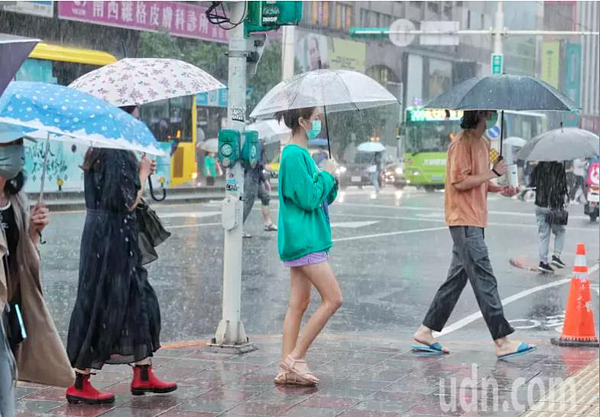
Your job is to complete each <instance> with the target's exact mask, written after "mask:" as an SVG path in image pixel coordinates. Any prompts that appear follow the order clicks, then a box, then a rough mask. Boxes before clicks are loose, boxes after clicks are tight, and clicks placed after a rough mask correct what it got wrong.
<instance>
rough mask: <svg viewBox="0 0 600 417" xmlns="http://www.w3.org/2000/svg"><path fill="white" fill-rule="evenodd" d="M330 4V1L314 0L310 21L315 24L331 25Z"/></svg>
mask: <svg viewBox="0 0 600 417" xmlns="http://www.w3.org/2000/svg"><path fill="white" fill-rule="evenodd" d="M330 6H331V4H330V3H329V2H324V1H313V2H312V14H311V19H310V23H311V24H313V25H322V26H329V22H330V17H329V13H330Z"/></svg>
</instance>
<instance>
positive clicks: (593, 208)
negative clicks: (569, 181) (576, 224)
mask: <svg viewBox="0 0 600 417" xmlns="http://www.w3.org/2000/svg"><path fill="white" fill-rule="evenodd" d="M598 165H599V164H598V161H595V162H591V163H590V166H589V168H588V178H587V189H588V194H587V202H586V203H585V206H584V207H583V213H584V214H586V215H588V216H590V221H592V222H595V221H596V219H598V209H599V207H600V191H599V187H598Z"/></svg>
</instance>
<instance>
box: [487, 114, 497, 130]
mask: <svg viewBox="0 0 600 417" xmlns="http://www.w3.org/2000/svg"><path fill="white" fill-rule="evenodd" d="M496 123H498V113H492V118H491V119H489V120H486V121H485V128H486V129H491V128H492V127H494V126H496Z"/></svg>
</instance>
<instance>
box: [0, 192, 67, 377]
mask: <svg viewBox="0 0 600 417" xmlns="http://www.w3.org/2000/svg"><path fill="white" fill-rule="evenodd" d="M11 204H12V207H13V209H14V213H15V221H16V223H17V227H18V228H19V234H20V237H19V244H18V249H17V254H16V257H17V265H18V271H17V275H18V280H19V282H20V285H21V314H22V315H23V322H24V324H25V330H26V332H27V339H25V341H23V343H21V344H20V345H19V347H18V350H17V352H16V355H15V356H16V359H17V365H18V370H19V380H21V381H28V382H35V383H39V384H45V385H53V386H57V387H68V386H70V385H71V384H72V383H73V380H74V378H75V374H74V372H73V369H72V368H71V365H70V363H69V359H68V358H67V353H66V352H65V348H64V346H63V344H62V343H61V341H60V337H59V336H58V332H57V331H56V326H55V325H54V321H53V320H52V317H51V316H50V312H49V311H48V308H47V307H46V303H45V302H44V297H43V294H42V283H41V280H40V257H39V253H38V251H37V248H36V247H35V245H34V244H33V242H32V241H31V239H30V238H29V232H28V230H29V214H28V205H27V202H26V197H25V195H24V193H21V194H20V195H18V196H13V197H11ZM0 229H2V228H1V227H0ZM6 248H7V245H6V236H5V235H4V233H3V232H2V233H0V255H3V254H6V251H7V249H6ZM0 270H1V271H2V272H1V273H0V307H2V308H4V305H5V304H6V302H7V297H8V294H7V285H6V284H7V276H6V272H5V271H4V268H0ZM0 311H3V310H0Z"/></svg>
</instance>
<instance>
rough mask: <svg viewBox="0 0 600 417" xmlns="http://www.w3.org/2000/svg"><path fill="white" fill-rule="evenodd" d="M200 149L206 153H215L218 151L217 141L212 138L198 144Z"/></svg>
mask: <svg viewBox="0 0 600 417" xmlns="http://www.w3.org/2000/svg"><path fill="white" fill-rule="evenodd" d="M200 149H202V150H203V151H206V152H212V153H217V152H218V151H219V139H217V138H212V139H207V140H205V141H204V142H200Z"/></svg>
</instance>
